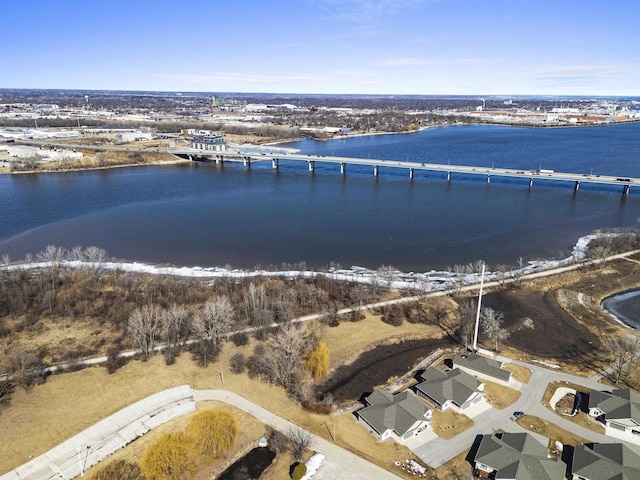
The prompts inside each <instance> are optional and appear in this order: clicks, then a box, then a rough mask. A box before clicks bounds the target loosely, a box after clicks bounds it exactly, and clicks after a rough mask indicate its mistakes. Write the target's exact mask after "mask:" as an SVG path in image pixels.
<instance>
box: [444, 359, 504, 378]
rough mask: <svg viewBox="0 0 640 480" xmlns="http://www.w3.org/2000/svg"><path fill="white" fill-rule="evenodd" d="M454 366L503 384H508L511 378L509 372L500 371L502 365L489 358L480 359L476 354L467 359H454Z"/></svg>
mask: <svg viewBox="0 0 640 480" xmlns="http://www.w3.org/2000/svg"><path fill="white" fill-rule="evenodd" d="M453 364H454V366H456V365H457V366H460V367H464V368H468V369H469V370H474V371H476V372H479V373H483V374H484V375H488V376H490V377H493V378H496V379H498V380H501V381H503V382H508V381H509V379H510V378H511V372H507V371H506V370H502V368H501V367H502V364H501V363H500V362H498V361H497V360H493V359H491V358H486V357H481V356H480V355H478V354H477V353H474V352H472V353H470V354H469V355H467V357H454V359H453Z"/></svg>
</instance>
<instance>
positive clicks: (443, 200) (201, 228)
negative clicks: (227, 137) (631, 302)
mask: <svg viewBox="0 0 640 480" xmlns="http://www.w3.org/2000/svg"><path fill="white" fill-rule="evenodd" d="M290 146H292V147H295V148H300V149H301V150H302V151H303V152H305V153H310V154H320V155H331V154H333V155H345V156H358V157H362V158H367V157H368V156H371V157H372V158H373V157H375V158H383V159H397V160H407V159H408V160H410V161H415V162H418V163H420V162H435V163H444V164H446V163H451V164H465V165H478V166H482V167H491V166H495V167H511V168H518V169H524V170H529V169H538V168H544V169H555V170H558V171H568V172H577V173H590V172H591V170H592V169H593V174H594V175H595V174H603V175H604V174H608V175H616V176H617V175H620V176H632V177H640V124H635V125H620V126H610V127H594V128H573V129H524V128H505V127H492V126H464V127H452V128H439V129H431V130H426V131H423V132H420V133H416V134H411V135H385V136H375V137H358V138H350V139H345V140H333V141H328V142H316V141H311V140H306V141H301V142H296V143H294V144H291V145H290ZM638 217H640V186H638V187H636V188H632V191H631V195H629V196H628V197H624V198H623V197H622V195H621V189H613V188H606V187H593V186H588V185H584V184H583V185H582V186H581V188H580V191H579V192H578V193H577V194H576V193H574V192H573V190H572V188H571V185H569V184H567V185H559V184H550V183H545V182H544V181H538V180H536V183H535V184H534V187H533V189H531V190H529V189H528V183H527V182H526V180H519V179H514V180H507V179H502V180H501V179H492V181H491V185H487V184H486V179H481V178H478V177H468V176H467V177H464V176H457V177H456V176H455V174H454V176H453V178H452V181H451V183H449V184H448V183H447V182H446V180H445V178H444V175H440V174H438V175H436V174H433V175H428V174H424V173H420V172H416V176H415V178H414V180H413V181H410V180H409V179H408V173H407V172H406V171H401V170H395V169H384V168H381V169H380V176H379V178H378V179H375V178H373V175H372V169H371V168H365V167H360V168H358V167H353V166H349V167H348V171H347V175H346V176H345V177H341V176H340V175H339V167H338V166H337V165H321V164H316V172H315V174H309V173H308V172H307V170H306V164H300V163H294V162H286V161H281V163H280V170H278V171H273V170H272V169H271V164H270V163H268V164H267V163H264V164H254V165H253V166H252V167H251V169H250V170H245V169H244V168H243V167H242V166H241V165H239V164H231V163H228V164H225V165H224V166H223V167H220V166H216V165H215V164H211V163H207V164H205V163H193V164H187V165H175V166H166V167H138V168H127V169H114V170H109V171H99V172H77V173H64V174H38V175H13V176H8V175H7V176H0V255H1V254H4V253H8V254H10V255H11V257H12V258H21V257H23V256H24V255H25V254H26V253H28V252H33V253H35V252H38V251H40V250H42V249H43V248H44V247H45V246H46V245H47V244H55V245H61V246H64V247H66V248H71V247H73V246H75V245H81V246H89V245H97V246H100V247H102V248H105V249H106V250H107V251H108V253H109V254H110V255H111V256H115V257H118V258H121V259H126V260H140V261H146V262H153V263H172V264H177V265H206V266H212V265H218V266H222V265H225V264H230V265H233V266H234V267H243V268H252V267H253V266H255V265H261V266H265V267H266V266H269V265H280V264H281V263H283V262H287V263H295V262H301V261H305V262H306V263H307V264H308V265H309V266H310V267H320V266H323V265H327V264H329V263H330V262H332V261H333V262H338V263H340V264H342V265H343V266H351V265H360V266H367V267H373V268H375V267H378V266H379V265H382V264H391V265H394V266H396V267H398V268H400V269H402V270H405V271H411V270H412V271H425V270H430V269H440V268H444V267H446V266H448V265H453V264H456V263H466V262H470V261H474V260H477V259H480V258H481V259H484V260H486V261H488V262H489V263H490V264H491V265H492V266H495V265H496V264H507V265H511V264H515V263H516V261H517V259H518V257H519V256H522V257H524V258H525V259H526V260H530V259H535V258H547V257H556V256H558V255H560V254H563V255H564V254H567V253H568V252H569V251H570V249H571V247H572V246H573V244H574V243H575V241H576V239H577V238H578V237H579V236H581V235H585V234H587V233H590V232H591V231H592V230H594V229H596V228H605V227H629V226H634V225H636V219H637V218H638Z"/></svg>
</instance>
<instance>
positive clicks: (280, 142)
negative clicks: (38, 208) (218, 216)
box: [0, 120, 640, 175]
mask: <svg viewBox="0 0 640 480" xmlns="http://www.w3.org/2000/svg"><path fill="white" fill-rule="evenodd" d="M635 123H640V120H635V121H629V122H623V123H608V124H607V123H601V124H594V125H520V124H508V123H494V122H457V123H449V124H446V125H425V126H423V127H420V128H418V129H415V130H411V131H408V132H407V131H402V132H363V133H354V134H351V135H341V136H333V137H330V138H309V137H300V138H297V139H296V138H294V139H291V138H289V139H286V140H275V141H272V142H265V143H253V144H250V145H251V146H254V147H265V146H276V145H286V144H289V143H295V142H300V141H303V140H307V139H310V140H314V141H318V142H330V141H332V140H347V139H349V138H358V137H373V136H383V135H412V134H416V133H420V132H422V131H424V130H431V129H436V128H451V127H463V126H470V125H486V126H495V127H507V128H534V129H540V128H550V129H561V128H585V127H586V128H589V127H605V126H606V127H611V126H619V125H626V124H635ZM147 153H148V152H147ZM153 153H156V152H153ZM160 153H169V152H160ZM189 162H190V160H186V159H180V158H178V157H176V159H175V160H170V161H154V162H145V163H131V164H118V165H105V166H102V167H98V166H92V167H80V168H69V169H62V170H27V171H17V172H16V171H11V170H10V169H9V171H3V170H4V169H0V175H20V174H34V173H35V174H37V173H68V172H85V171H96V170H111V169H115V168H128V167H142V166H163V165H177V164H182V163H189Z"/></svg>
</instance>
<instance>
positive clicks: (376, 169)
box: [373, 165, 380, 177]
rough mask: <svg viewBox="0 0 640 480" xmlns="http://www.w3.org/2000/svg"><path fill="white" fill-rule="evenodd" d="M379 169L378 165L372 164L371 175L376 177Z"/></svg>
mask: <svg viewBox="0 0 640 480" xmlns="http://www.w3.org/2000/svg"><path fill="white" fill-rule="evenodd" d="M379 170H380V167H378V165H374V166H373V176H374V177H377V176H378V172H379Z"/></svg>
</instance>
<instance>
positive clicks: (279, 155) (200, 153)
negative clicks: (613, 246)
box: [171, 149, 640, 195]
mask: <svg viewBox="0 0 640 480" xmlns="http://www.w3.org/2000/svg"><path fill="white" fill-rule="evenodd" d="M171 153H172V154H173V155H176V156H179V157H182V158H188V159H189V160H197V159H206V160H210V161H215V162H216V163H217V164H222V163H224V162H229V161H230V162H241V163H242V164H243V165H244V166H245V167H251V164H252V163H256V162H269V161H270V162H271V166H272V168H274V169H277V168H279V166H280V160H291V161H297V162H306V164H307V168H308V170H309V172H314V171H315V166H316V163H332V164H338V165H339V166H340V174H341V175H345V174H346V173H347V165H360V166H368V167H370V168H371V169H372V170H373V175H374V176H376V177H377V176H378V175H379V174H380V167H385V168H397V169H403V170H406V171H407V172H408V176H409V178H410V179H413V177H414V174H415V172H416V171H428V172H442V173H445V174H446V176H447V181H448V182H450V181H451V177H452V174H464V175H479V176H482V177H485V178H486V180H487V183H491V178H492V177H506V178H517V179H523V180H525V181H527V182H528V183H529V188H531V187H533V183H534V180H552V181H557V182H565V183H567V182H568V183H571V184H572V185H573V189H574V191H576V192H577V191H578V190H579V189H580V185H581V184H583V183H589V184H597V185H608V186H618V187H621V188H622V193H623V195H628V194H629V192H630V190H631V186H632V185H634V184H637V185H640V178H634V177H626V176H625V177H620V176H610V175H593V174H579V173H566V172H556V171H554V170H542V169H540V170H521V169H514V168H494V167H491V168H486V167H478V166H467V165H444V164H440V163H417V162H409V161H397V160H381V159H372V158H356V157H335V156H324V155H305V154H300V153H286V152H256V151H249V150H246V151H245V150H227V151H221V152H216V151H206V150H195V149H189V150H186V149H185V150H181V151H172V152H171Z"/></svg>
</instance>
